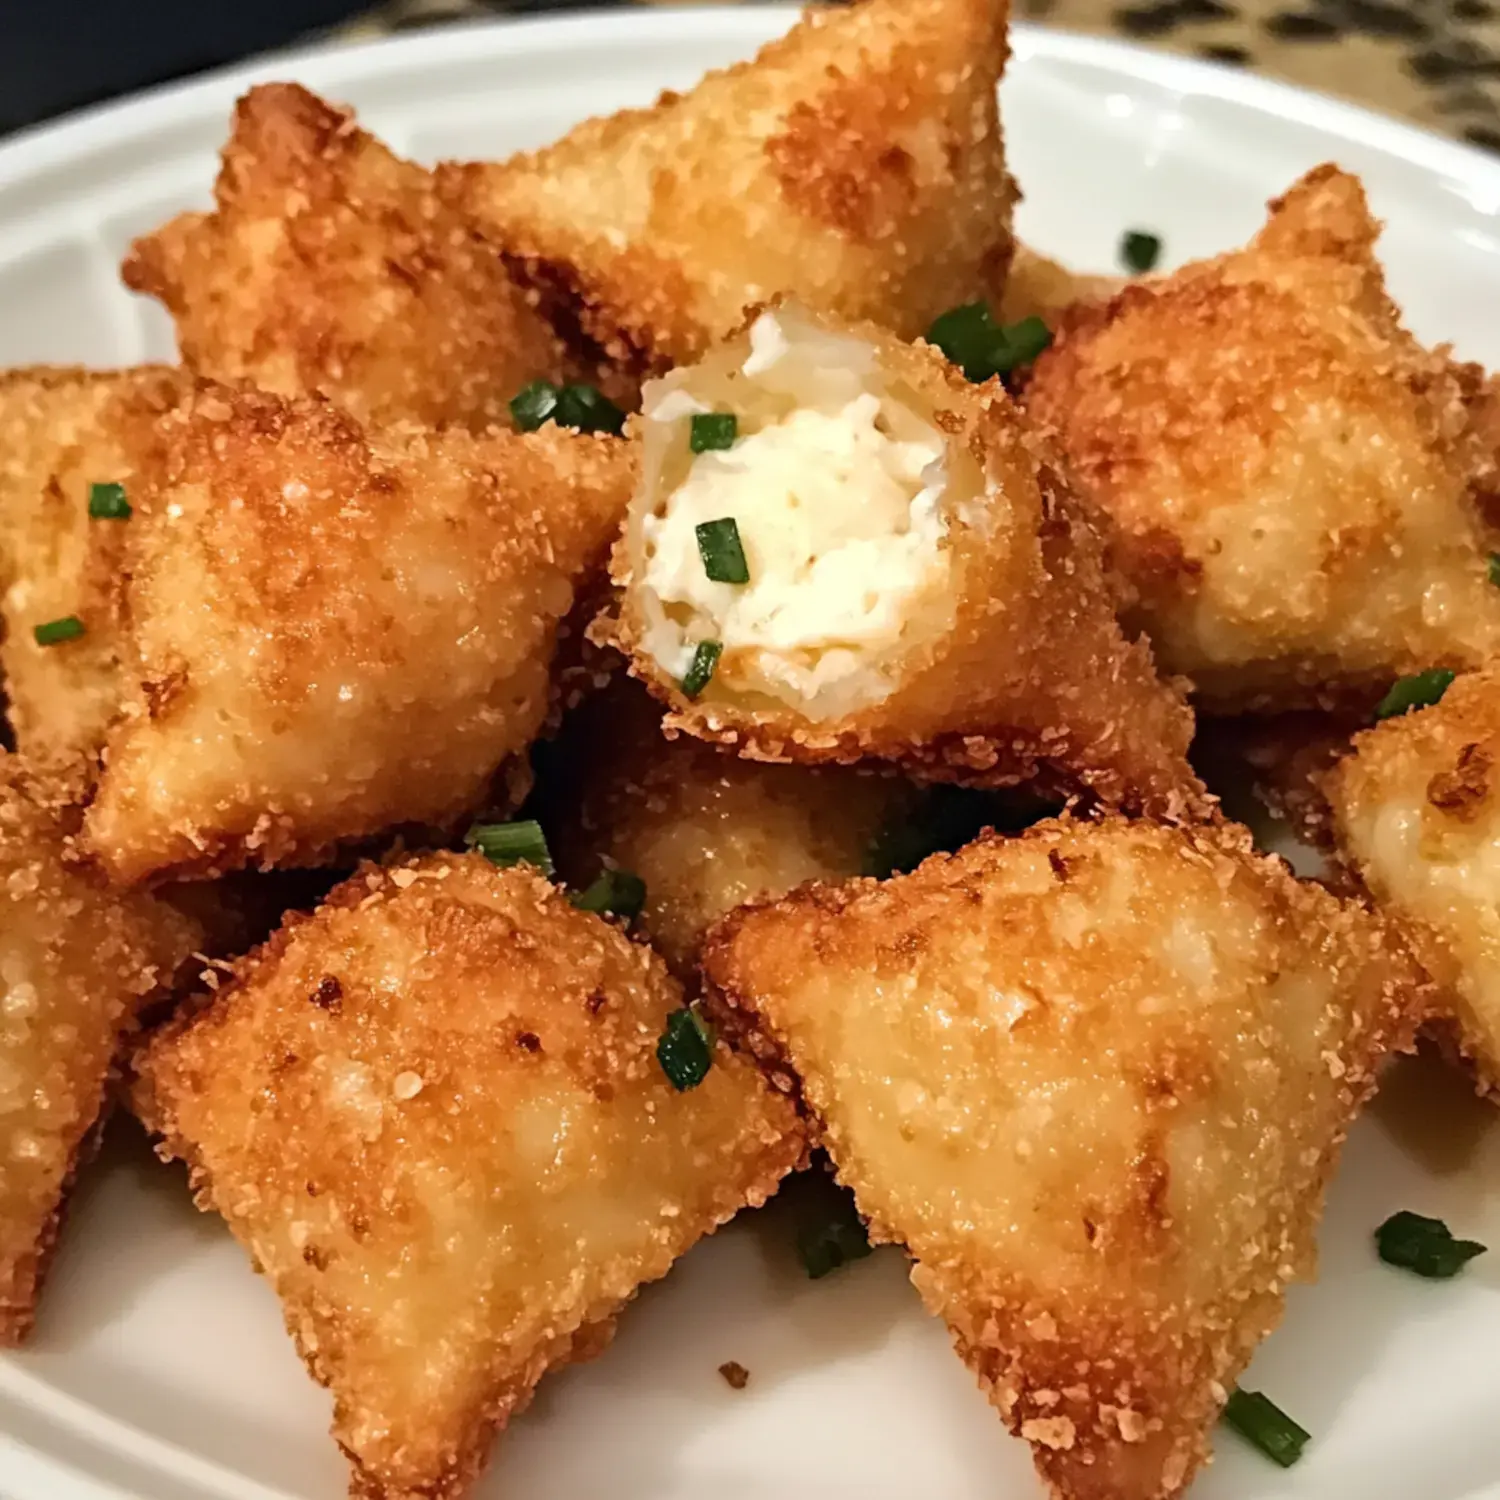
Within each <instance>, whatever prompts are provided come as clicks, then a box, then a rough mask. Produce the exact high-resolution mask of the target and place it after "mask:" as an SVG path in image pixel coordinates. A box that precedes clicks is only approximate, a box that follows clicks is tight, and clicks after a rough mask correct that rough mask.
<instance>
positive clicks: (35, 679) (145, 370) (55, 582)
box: [0, 365, 190, 760]
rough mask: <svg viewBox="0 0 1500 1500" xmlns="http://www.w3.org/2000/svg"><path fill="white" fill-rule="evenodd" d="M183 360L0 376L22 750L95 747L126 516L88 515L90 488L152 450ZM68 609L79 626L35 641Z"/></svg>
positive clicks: (130, 488) (8, 622)
mask: <svg viewBox="0 0 1500 1500" xmlns="http://www.w3.org/2000/svg"><path fill="white" fill-rule="evenodd" d="M189 385H190V381H189V380H188V378H187V377H186V376H185V375H184V374H183V373H182V372H181V371H178V370H171V369H168V368H166V367H165V366H161V365H143V366H140V367H137V368H135V369H127V370H109V371H96V370H83V369H78V368H71V367H64V366H36V367H33V368H29V369H18V370H10V371H7V372H5V373H4V374H0V588H3V594H0V613H3V616H4V623H5V630H4V641H3V644H0V667H3V669H4V675H5V685H6V692H7V696H8V698H9V700H10V703H9V717H10V723H11V728H12V730H13V731H14V733H15V737H16V743H17V745H18V747H19V748H20V749H21V751H22V752H24V753H25V754H27V755H31V756H38V757H41V758H43V759H48V760H68V759H71V758H72V757H74V756H76V755H81V754H87V753H91V752H96V751H97V750H98V748H99V745H100V744H101V742H102V740H103V737H104V732H105V730H106V728H107V727H108V725H109V724H110V722H111V720H112V719H113V718H114V716H115V714H116V713H117V712H118V710H119V704H120V696H121V691H122V688H121V673H120V665H119V657H120V635H119V632H120V619H119V615H120V608H121V600H122V588H123V580H122V577H121V561H122V558H123V555H124V551H125V539H126V536H127V533H128V527H129V523H128V522H121V521H108V520H91V519H90V518H89V513H88V503H89V488H90V486H91V485H92V484H95V483H118V484H123V485H124V486H125V490H126V497H127V499H129V498H130V496H131V495H132V494H133V493H134V491H135V480H136V477H137V476H138V475H139V473H140V472H141V469H142V466H143V464H144V463H145V462H146V461H147V457H148V454H149V451H150V449H151V447H152V443H153V434H154V424H155V421H156V418H157V417H158V416H160V415H161V414H162V413H163V412H165V411H167V410H170V409H171V408H172V407H173V406H174V405H175V404H176V403H177V402H178V401H179V400H180V399H181V398H182V396H183V395H184V394H185V393H186V391H187V389H188V387H189ZM68 615H76V616H77V617H78V618H79V619H80V620H81V621H82V622H83V624H84V628H85V632H86V633H85V634H84V635H83V636H81V637H79V638H78V639H76V640H72V641H67V642H64V643H62V644H59V645H53V646H39V645H37V643H36V640H35V638H34V637H33V635H32V631H33V630H34V628H35V627H36V626H38V625H42V624H45V623H47V622H48V621H51V620H60V619H63V618H65V617H66V616H68Z"/></svg>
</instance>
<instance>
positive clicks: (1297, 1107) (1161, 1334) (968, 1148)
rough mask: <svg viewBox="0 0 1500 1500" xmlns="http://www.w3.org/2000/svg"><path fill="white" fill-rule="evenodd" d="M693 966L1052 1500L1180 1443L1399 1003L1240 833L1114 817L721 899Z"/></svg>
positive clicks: (1243, 1325) (1278, 1275)
mask: <svg viewBox="0 0 1500 1500" xmlns="http://www.w3.org/2000/svg"><path fill="white" fill-rule="evenodd" d="M704 973H705V977H706V980H707V982H708V983H709V985H710V986H711V987H712V988H711V994H713V995H715V996H716V999H717V1004H718V1005H719V1006H720V1007H721V1008H722V1010H723V1011H724V1013H725V1015H726V1018H727V1019H726V1022H725V1024H726V1026H727V1027H738V1028H740V1029H742V1030H743V1031H744V1032H745V1033H746V1040H747V1041H748V1043H749V1045H751V1046H752V1047H753V1049H754V1050H755V1051H756V1052H757V1053H758V1054H759V1055H761V1056H762V1057H763V1059H765V1061H766V1063H767V1066H769V1067H770V1068H772V1069H773V1070H779V1071H780V1072H781V1075H782V1076H783V1078H784V1080H785V1082H786V1084H787V1085H788V1086H791V1083H792V1080H793V1078H794V1077H795V1079H797V1080H800V1088H801V1093H802V1097H803V1099H804V1101H805V1103H806V1105H807V1106H808V1108H809V1109H810V1110H811V1111H812V1113H813V1115H814V1116H815V1118H816V1120H817V1121H818V1122H819V1123H820V1125H821V1139H822V1144H823V1145H824V1146H826V1148H827V1150H828V1153H829V1155H830V1157H831V1158H832V1159H833V1162H834V1164H835V1167H836V1169H837V1171H838V1174H839V1176H840V1178H841V1179H842V1180H843V1181H844V1182H845V1183H846V1184H847V1185H848V1186H850V1187H851V1188H852V1189H853V1190H854V1194H855V1197H856V1199H857V1201H858V1205H859V1209H860V1212H861V1213H862V1214H863V1215H865V1216H866V1217H867V1218H868V1220H869V1223H870V1229H871V1234H872V1238H875V1239H878V1240H896V1241H899V1242H901V1243H903V1244H904V1245H905V1246H906V1247H907V1248H908V1250H909V1251H910V1253H911V1255H912V1256H913V1257H914V1260H915V1266H914V1269H913V1271H912V1280H913V1281H914V1283H915V1284H916V1286H917V1288H918V1289H919V1291H920V1292H921V1294H922V1296H923V1298H924V1300H925V1302H926V1303H927V1306H928V1307H929V1308H930V1309H931V1311H932V1312H933V1313H935V1314H937V1315H938V1316H940V1317H942V1318H944V1319H945V1320H946V1321H947V1323H948V1326H949V1328H950V1330H951V1332H952V1334H953V1338H954V1343H955V1345H956V1347H957V1349H958V1352H959V1353H960V1354H961V1355H962V1357H963V1358H964V1359H965V1360H966V1361H967V1362H968V1364H969V1365H970V1367H971V1368H972V1369H973V1370H974V1373H975V1374H976V1375H977V1377H978V1379H979V1382H980V1384H981V1386H982V1387H983V1388H984V1390H985V1391H986V1393H987V1394H988V1396H989V1398H990V1399H991V1401H993V1403H994V1404H995V1406H996V1407H997V1408H998V1409H999V1411H1000V1413H1001V1415H1002V1416H1003V1417H1004V1419H1005V1421H1006V1423H1007V1424H1008V1425H1009V1426H1010V1428H1011V1429H1012V1430H1013V1431H1015V1432H1018V1433H1020V1435H1021V1436H1023V1437H1025V1438H1026V1439H1027V1440H1028V1441H1029V1442H1030V1443H1031V1445H1032V1449H1033V1453H1034V1456H1035V1458H1036V1462H1037V1466H1038V1468H1039V1469H1040V1471H1041V1473H1042V1475H1043V1477H1044V1478H1045V1479H1046V1480H1047V1482H1048V1484H1049V1485H1050V1486H1051V1490H1052V1493H1053V1494H1054V1495H1055V1496H1057V1497H1059V1500H1168V1497H1171V1496H1175V1495H1178V1494H1180V1493H1181V1492H1182V1489H1183V1487H1184V1486H1185V1485H1186V1484H1187V1482H1188V1480H1189V1479H1190V1478H1191V1476H1192V1474H1193V1472H1194V1470H1195V1469H1196V1468H1197V1467H1198V1466H1199V1464H1200V1463H1202V1462H1203V1461H1204V1460H1205V1459H1206V1458H1207V1456H1208V1445H1209V1432H1210V1429H1211V1427H1212V1424H1213V1422H1214V1419H1215V1418H1216V1416H1217V1415H1218V1412H1219V1409H1220V1408H1221V1406H1222V1405H1223V1403H1224V1400H1225V1397H1226V1392H1227V1390H1228V1389H1229V1388H1230V1387H1231V1386H1232V1384H1233V1382H1234V1380H1235V1377H1236V1376H1237V1375H1238V1373H1239V1371H1240V1370H1241V1369H1242V1368H1243V1366H1244V1365H1245V1363H1246V1362H1247V1361H1248V1359H1249V1357H1250V1355H1251V1352H1252V1351H1253V1350H1254V1348H1255V1346H1256V1344H1257V1343H1258V1342H1259V1341H1260V1340H1261V1339H1262V1338H1264V1337H1265V1335H1266V1334H1267V1333H1269V1332H1270V1330H1271V1329H1272V1327H1274V1326H1275V1324H1276V1322H1277V1321H1278V1319H1279V1317H1280V1315H1281V1306H1282V1297H1283V1293H1284V1290H1285V1288H1286V1285H1287V1284H1288V1282H1289V1281H1292V1280H1296V1279H1300V1278H1304V1277H1306V1276H1308V1275H1309V1274H1310V1273H1311V1271H1312V1269H1313V1263H1314V1231H1315V1228H1316V1224H1317V1221H1318V1217H1319V1214H1320V1212H1321V1208H1322V1200H1323V1189H1324V1186H1325V1184H1326V1182H1327V1180H1328V1178H1329V1175H1330V1173H1331V1171H1332V1169H1333V1166H1334V1164H1335V1161H1336V1158H1337V1155H1338V1148H1339V1145H1340V1143H1341V1141H1342V1140H1343V1138H1344V1134H1345V1132H1346V1130H1347V1128H1348V1125H1349V1122H1350V1120H1351V1118H1352V1117H1353V1115H1354V1113H1355V1111H1356V1110H1357V1108H1358V1107H1359V1105H1360V1104H1361V1103H1362V1102H1363V1100H1364V1099H1365V1098H1366V1096H1367V1095H1368V1094H1369V1093H1370V1091H1371V1090H1372V1089H1373V1087H1374V1083H1375V1073H1376V1069H1377V1066H1378V1064H1379V1062H1380V1060H1381V1058H1382V1057H1383V1056H1384V1055H1385V1054H1386V1053H1387V1052H1388V1051H1389V1050H1390V1049H1391V1048H1392V1047H1394V1046H1400V1045H1405V1044H1407V1043H1408V1041H1409V1038H1410V1034H1411V1030H1412V1025H1413V1014H1414V1010H1415V1009H1416V1007H1417V1006H1419V1005H1420V1003H1421V1001H1422V998H1423V996H1422V991H1421V982H1420V979H1419V976H1418V971H1417V970H1416V967H1415V965H1414V964H1413V963H1412V962H1411V961H1410V959H1409V958H1408V957H1407V956H1406V955H1405V953H1404V950H1403V949H1402V948H1401V947H1400V945H1399V943H1398V942H1397V940H1396V939H1395V938H1394V937H1392V936H1391V935H1390V934H1388V932H1387V931H1386V930H1385V929H1384V928H1383V927H1382V925H1381V924H1380V922H1379V921H1378V920H1377V919H1376V918H1375V917H1373V916H1372V915H1371V914H1370V913H1369V912H1368V911H1366V910H1365V909H1363V908H1362V907H1360V906H1357V905H1355V904H1353V903H1341V902H1340V901H1339V900H1337V899H1336V898H1335V897H1333V896H1332V895H1330V894H1329V893H1328V892H1327V891H1324V890H1323V889H1321V888H1319V887H1317V886H1312V885H1301V884H1299V883H1298V882H1296V881H1295V880H1293V879H1292V877H1291V876H1290V874H1289V873H1288V872H1287V870H1286V867H1285V865H1284V864H1282V863H1281V862H1280V861H1279V860H1274V859H1267V858H1263V857H1261V856H1258V855H1256V854H1255V853H1254V852H1253V851H1252V848H1251V844H1250V840H1249V836H1248V835H1247V834H1246V833H1245V831H1244V830H1243V829H1238V828H1236V827H1234V826H1233V825H1228V824H1224V825H1219V826H1212V827H1204V828H1198V829H1192V830H1187V829H1171V828H1166V827H1163V826H1160V825H1153V824H1149V823H1131V822H1127V821H1125V820H1123V819H1119V818H1112V819H1109V820H1106V821H1103V822H1098V823H1091V824H1090V823H1076V822H1070V821H1066V820H1062V821H1059V820H1052V821H1049V822H1046V823H1042V824H1038V825H1036V826H1035V827H1034V828H1032V829H1031V830H1030V831H1029V832H1027V833H1026V834H1024V835H1022V836H1021V837H1018V838H1011V839H1005V838H1000V837H995V836H986V837H984V838H981V839H980V840H978V841H977V842H975V843H973V844H970V845H969V846H968V847H967V848H965V849H964V850H963V851H962V852H961V853H959V854H957V855H954V856H952V857H951V858H950V857H942V856H938V857H934V858H932V859H930V860H928V861H927V862H926V863H924V864H923V865H922V866H921V867H920V868H919V869H918V870H917V871H916V872H915V873H914V874H912V875H909V876H906V877H903V878H897V879H893V880H889V881H884V882H879V883H877V882H874V881H858V882H853V883H851V884H848V885H845V886H842V887H819V886H811V887H806V888H804V889H803V890H801V891H798V892H796V893H794V894H793V895H792V896H789V897H787V898H786V899H784V900H782V901H779V902H774V903H771V904H769V905H764V906H759V907H749V908H746V909H744V910H742V911H740V912H737V913H735V914H733V915H731V916H730V917H728V918H727V919H726V920H725V921H724V922H723V923H722V924H721V925H720V926H719V927H718V928H716V929H715V931H714V932H712V933H711V934H710V936H709V939H708V942H707V945H706V949H705V958H704Z"/></svg>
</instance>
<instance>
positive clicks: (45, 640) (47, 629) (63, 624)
mask: <svg viewBox="0 0 1500 1500" xmlns="http://www.w3.org/2000/svg"><path fill="white" fill-rule="evenodd" d="M31 634H32V636H33V637H34V638H35V640H36V643H37V645H38V646H60V645H61V644H62V643H63V642H64V641H76V640H77V639H78V637H79V636H81V635H82V634H83V621H82V620H80V619H79V618H78V616H77V615H64V616H63V617H62V619H60V620H48V621H47V623H46V624H45V625H38V626H36V627H35V628H34V629H33V630H32V632H31Z"/></svg>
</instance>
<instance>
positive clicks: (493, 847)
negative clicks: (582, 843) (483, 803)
mask: <svg viewBox="0 0 1500 1500" xmlns="http://www.w3.org/2000/svg"><path fill="white" fill-rule="evenodd" d="M464 843H466V844H467V845H468V846H469V848H471V849H477V850H478V851H479V852H480V853H481V854H482V855H484V857H485V858H486V859H487V860H489V862H490V863H491V864H492V865H499V866H500V867H501V868H502V869H503V868H504V867H505V866H506V865H520V864H527V865H535V866H536V867H537V869H539V870H540V871H541V872H542V873H543V874H544V875H550V874H551V873H552V856H551V854H549V853H548V851H547V838H546V835H545V834H544V833H543V832H542V825H541V824H540V823H538V822H536V821H534V820H526V821H522V822H518V823H476V824H475V825H474V826H473V827H472V828H471V829H470V830H469V831H468V833H466V834H465V835H464Z"/></svg>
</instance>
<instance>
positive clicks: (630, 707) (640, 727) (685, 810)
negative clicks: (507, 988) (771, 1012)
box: [538, 682, 918, 984]
mask: <svg viewBox="0 0 1500 1500" xmlns="http://www.w3.org/2000/svg"><path fill="white" fill-rule="evenodd" d="M661 717H662V716H661V710H660V708H659V707H657V706H656V705H655V704H653V702H652V701H651V699H650V698H648V697H647V696H646V694H645V693H644V692H643V691H642V690H641V689H640V688H639V687H637V686H635V685H634V684H633V683H629V684H627V683H624V682H622V683H620V684H618V685H617V686H614V687H611V688H610V689H607V690H606V691H605V692H603V693H601V694H599V695H597V696H595V697H594V698H592V699H590V700H589V701H588V702H587V703H585V704H584V705H583V706H582V707H581V708H580V709H578V710H577V711H576V712H575V713H574V714H573V715H572V716H570V718H569V719H568V721H567V722H566V723H565V724H564V727H563V738H562V742H561V745H560V747H559V755H558V761H557V764H556V768H555V771H554V774H553V776H552V777H551V778H550V780H549V778H548V777H547V776H546V774H545V772H544V773H543V776H542V779H541V785H540V789H539V790H540V793H541V796H542V798H543V799H544V800H543V809H542V810H541V811H539V813H538V816H540V817H541V818H542V820H543V824H544V826H545V827H546V830H547V841H548V845H549V847H550V848H551V851H552V856H553V858H554V859H555V860H556V861H557V867H558V871H559V873H560V874H561V875H562V876H563V878H564V879H565V880H566V881H567V882H568V884H569V885H570V886H573V887H575V888H577V889H579V890H583V889H585V888H586V887H587V886H588V885H589V883H590V882H591V881H592V880H594V879H595V877H596V876H598V874H599V873H600V870H601V869H602V868H604V867H605V866H613V867H614V868H617V869H622V870H628V871H630V872H632V873H633V874H635V875H638V876H639V877H640V878H641V879H642V880H644V881H645V883H646V904H645V906H644V908H643V909H642V911H641V914H640V917H639V919H638V923H637V929H636V930H638V931H639V932H640V933H641V935H642V936H644V937H646V938H649V939H650V941H651V944H652V946H653V947H654V948H655V949H656V951H657V952H658V953H660V954H661V955H662V957H663V958H664V959H666V961H667V966H668V967H669V968H670V969H671V970H672V972H673V973H674V974H676V975H677V977H678V978H679V979H681V980H682V981H683V982H684V983H687V984H692V983H693V982H694V981H695V979H696V973H697V963H698V948H699V945H700V943H701V942H702V940H703V934H704V932H705V930H706V929H707V928H708V926H709V924H710V923H711V922H713V921H715V920H716V919H717V918H719V917H722V916H724V915H725V914H726V913H727V912H729V911H732V910H733V909H734V908H735V907H736V906H740V905H742V904H743V903H744V902H746V901H750V900H753V899H756V898H758V897H770V896H781V895H784V894H785V893H786V892H787V891H790V890H791V889H793V887H795V886H799V885H801V884H803V883H804V882H805V881H809V880H841V879H844V878H846V877H848V876H851V875H861V874H864V873H865V870H866V866H867V864H868V861H869V857H870V853H871V849H872V846H873V845H874V842H875V839H876V836H877V834H878V833H879V832H880V830H881V828H882V827H883V826H884V825H885V824H886V823H887V821H888V820H889V819H891V818H892V817H895V816H897V815H898V814H899V813H900V812H901V811H902V810H903V809H907V808H911V807H913V806H915V804H916V801H917V797H918V793H917V790H916V788H914V787H913V786H911V784H910V783H909V782H905V781H902V780H900V779H898V778H895V777H888V776H863V775H860V774H858V773H857V772H854V771H850V770H844V769H841V768H837V767H829V768H826V769H817V768H813V767H808V766H774V765H765V764H762V763H758V762H755V761H748V760H740V759H738V758H737V757H736V756H733V755H727V754H725V753H724V752H723V751H721V750H718V749H715V748H714V747H713V746H710V745H705V744H702V743H700V742H699V741H697V740H694V739H691V738H689V737H687V736H685V735H679V736H678V737H677V738H675V739H666V738H664V737H663V735H662V728H661Z"/></svg>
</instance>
